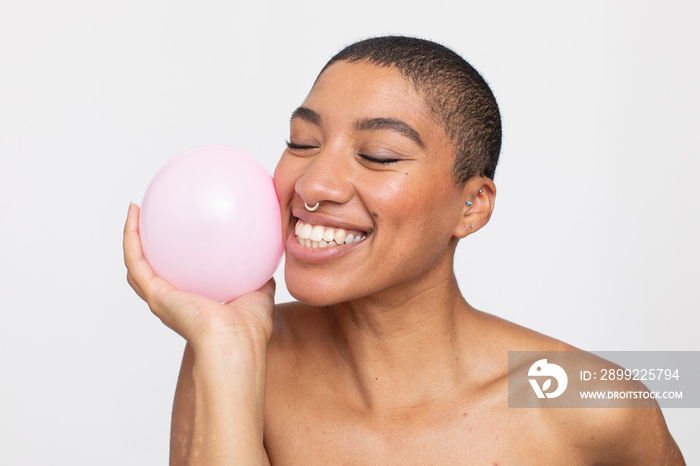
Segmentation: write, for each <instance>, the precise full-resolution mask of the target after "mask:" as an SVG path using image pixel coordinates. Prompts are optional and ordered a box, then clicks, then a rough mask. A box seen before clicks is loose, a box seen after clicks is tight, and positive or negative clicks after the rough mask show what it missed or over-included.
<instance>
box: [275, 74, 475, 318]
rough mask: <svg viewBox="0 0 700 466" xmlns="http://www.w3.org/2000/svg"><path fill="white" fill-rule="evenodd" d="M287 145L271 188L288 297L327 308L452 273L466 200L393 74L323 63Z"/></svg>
mask: <svg viewBox="0 0 700 466" xmlns="http://www.w3.org/2000/svg"><path fill="white" fill-rule="evenodd" d="M289 142H290V144H289V148H288V149H287V150H285V151H284V153H283V154H282V158H281V159H280V161H279V163H278V165H277V168H276V170H275V186H276V188H277V195H278V197H279V200H280V204H281V208H282V223H283V229H284V234H285V238H286V268H285V280H286V283H287V288H288V289H289V291H290V293H291V294H292V295H293V296H294V297H296V298H297V299H299V300H300V301H303V302H307V303H310V304H315V305H327V304H334V303H339V302H345V301H349V300H352V299H357V298H361V297H365V296H370V295H375V294H376V293H379V292H383V293H406V292H407V290H411V289H412V290H414V291H418V290H420V289H421V283H423V284H425V286H430V283H429V282H430V280H434V279H435V278H436V277H438V276H441V273H442V271H443V269H444V270H447V273H449V274H451V267H452V255H453V253H454V246H455V244H456V236H464V235H460V234H459V232H461V231H463V229H464V225H462V223H463V218H464V206H465V204H464V203H465V202H466V200H465V199H464V195H463V191H464V190H463V189H462V188H460V187H458V186H456V185H455V184H454V182H453V180H452V173H451V170H452V164H453V160H454V155H453V154H454V149H453V146H452V144H451V143H450V141H449V139H448V137H447V135H446V134H445V131H444V130H443V129H442V127H441V126H440V125H439V124H438V123H436V121H435V120H434V118H433V115H431V114H430V113H429V110H428V109H427V108H426V107H425V105H424V103H423V101H422V99H421V97H420V96H419V95H418V93H417V92H416V90H415V88H414V87H413V85H412V84H411V83H410V82H408V81H407V80H406V79H405V78H404V77H403V76H402V75H401V74H400V73H399V72H398V71H397V70H395V69H393V68H386V67H378V66H374V65H370V64H365V63H348V62H337V63H335V64H333V65H331V66H330V67H329V68H328V69H327V70H326V71H325V72H324V73H323V74H322V75H321V76H320V78H319V79H318V81H317V82H316V84H315V85H314V87H313V89H312V90H311V92H310V93H309V95H308V97H307V98H306V100H305V101H304V103H303V104H302V106H301V107H299V108H298V109H297V110H295V112H294V114H293V116H292V121H291V130H290V137H289ZM305 202H306V203H307V204H308V205H309V206H314V205H315V204H316V203H317V202H318V203H320V204H319V207H318V209H317V210H315V211H313V212H309V211H308V210H307V209H306V208H305V207H304V203H305ZM307 225H308V226H307ZM351 236H352V238H351ZM358 239H359V241H358ZM338 243H340V244H338ZM438 271H440V272H438ZM426 280H427V281H426ZM416 287H417V289H416Z"/></svg>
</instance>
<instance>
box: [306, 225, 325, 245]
mask: <svg viewBox="0 0 700 466" xmlns="http://www.w3.org/2000/svg"><path fill="white" fill-rule="evenodd" d="M324 231H325V228H323V227H322V226H321V225H316V226H315V227H314V228H313V229H312V230H311V235H310V236H309V239H310V240H311V241H321V240H322V239H323V233H324Z"/></svg>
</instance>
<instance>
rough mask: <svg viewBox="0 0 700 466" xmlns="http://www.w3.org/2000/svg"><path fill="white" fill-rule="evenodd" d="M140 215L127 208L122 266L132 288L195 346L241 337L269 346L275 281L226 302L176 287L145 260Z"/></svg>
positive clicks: (137, 209) (135, 206)
mask: <svg viewBox="0 0 700 466" xmlns="http://www.w3.org/2000/svg"><path fill="white" fill-rule="evenodd" d="M139 212H140V210H139V207H138V206H137V205H135V204H132V205H131V206H129V215H128V217H127V220H126V225H125V227H124V262H125V264H126V268H127V270H128V273H127V280H128V282H129V284H130V285H131V287H132V288H133V289H134V291H136V293H137V294H138V295H139V296H140V297H141V298H142V299H143V300H144V301H146V302H147V303H148V306H149V307H150V308H151V311H153V313H154V314H155V315H156V316H158V317H159V318H160V320H161V321H163V323H164V324H165V325H167V326H168V327H170V328H171V329H173V330H174V331H175V332H177V333H178V334H180V335H181V336H182V337H183V338H185V339H186V340H187V341H188V342H189V343H190V344H191V345H192V346H193V348H197V347H198V346H200V345H202V344H205V343H208V342H220V341H222V340H223V341H222V342H225V341H227V340H229V339H236V338H241V337H243V338H250V339H253V340H256V341H259V342H260V343H261V344H263V343H264V344H266V343H267V341H268V340H269V339H270V336H271V334H272V314H273V310H274V293H275V282H274V280H273V279H270V281H268V282H267V283H266V284H265V285H264V286H263V287H262V288H260V289H259V290H257V291H254V292H252V293H248V294H245V295H243V296H241V297H240V298H238V299H236V300H234V301H231V302H229V303H226V304H222V303H219V302H216V301H214V300H212V299H209V298H205V297H203V296H199V295H196V294H192V293H186V292H184V291H179V290H177V289H175V287H174V286H173V285H171V284H170V283H168V282H167V281H165V280H163V279H162V278H160V277H157V276H156V275H155V274H154V272H153V270H152V269H151V266H150V265H149V264H148V262H147V261H146V259H145V258H144V256H143V250H142V248H141V239H140V236H139Z"/></svg>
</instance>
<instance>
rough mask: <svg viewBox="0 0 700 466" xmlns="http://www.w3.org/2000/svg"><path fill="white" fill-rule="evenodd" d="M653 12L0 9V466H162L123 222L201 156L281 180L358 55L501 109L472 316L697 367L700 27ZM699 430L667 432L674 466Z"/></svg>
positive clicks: (138, 4) (160, 427)
mask: <svg viewBox="0 0 700 466" xmlns="http://www.w3.org/2000/svg"><path fill="white" fill-rule="evenodd" d="M650 3H651V2H635V1H628V2H610V1H607V2H602V1H599V2H592V1H585V2H584V1H578V2H561V1H552V2H544V3H542V2H534V3H533V2H521V1H517V0H512V1H503V2H483V1H479V2H469V1H465V2H456V1H455V2H445V1H439V0H433V1H430V2H425V1H421V2H417V1H407V0H403V1H395V2H394V1H384V0H373V1H354V2H350V3H348V2H342V3H341V2H338V3H335V2H333V3H331V2H321V1H310V2H304V3H301V4H300V3H295V2H282V1H279V2H272V1H270V2H264V1H259V2H245V4H242V2H232V1H212V2H207V1H202V2H197V3H195V2H186V1H178V2H173V1H165V0H154V1H148V2H144V1H135V0H123V1H121V2H94V1H87V0H85V1H77V0H66V1H62V2H50V1H48V0H43V1H33V0H27V1H24V2H13V3H11V4H10V3H9V2H6V4H5V5H4V6H3V8H2V14H1V15H0V162H1V165H0V168H1V170H0V207H1V210H0V212H2V223H1V224H0V225H1V226H0V235H1V236H0V290H1V295H0V297H1V300H0V303H1V304H0V306H1V308H0V331H1V332H2V336H1V337H0V356H1V358H2V359H1V360H0V362H1V364H2V366H1V367H2V370H1V371H0V439H1V440H0V444H1V445H2V446H1V447H0V464H6V465H39V464H41V465H44V464H71V465H92V464H100V465H122V464H129V465H152V464H165V463H166V461H167V455H168V432H169V415H170V406H171V400H172V395H173V390H174V387H175V380H176V376H177V370H178V365H179V359H180V354H181V350H182V347H183V342H182V341H181V339H180V338H179V337H178V336H176V335H174V334H172V333H171V332H170V331H169V330H167V329H166V328H165V327H163V326H162V324H160V322H159V321H158V320H157V319H156V318H155V317H153V316H152V315H151V314H150V312H149V311H148V309H147V307H146V306H145V305H144V304H143V303H142V302H141V301H139V300H138V298H137V297H136V296H135V295H134V294H133V293H132V292H131V290H130V289H129V288H128V286H127V284H126V281H125V269H124V266H123V263H122V255H121V230H122V227H123V222H124V218H125V215H126V210H127V207H128V204H129V201H130V200H134V201H137V202H140V200H141V197H142V196H143V193H144V191H145V189H146V186H147V185H148V182H149V181H150V179H151V177H152V176H153V175H154V174H155V172H156V171H157V170H158V168H159V167H160V166H161V165H162V164H163V163H164V162H165V161H166V160H167V159H169V158H170V157H172V156H174V155H175V154H177V153H178V152H180V151H182V150H184V149H187V148H189V147H192V146H196V145H200V144H208V143H217V144H228V145H233V146H237V147H240V148H242V149H244V150H246V151H247V152H249V153H251V154H253V155H255V156H256V157H257V158H258V159H259V160H261V161H262V162H263V163H264V164H265V166H266V167H267V168H268V169H269V170H273V168H274V166H275V164H276V160H277V158H278V156H279V154H280V153H281V152H282V150H283V147H284V140H285V138H286V136H287V126H288V119H289V115H290V112H291V111H292V110H293V109H294V108H295V107H296V106H298V105H299V104H300V103H301V102H302V100H303V98H304V97H305V95H306V93H307V92H308V90H309V87H310V85H311V83H312V82H313V79H314V78H315V75H316V73H317V72H318V71H319V69H320V67H321V66H322V65H323V63H324V62H325V61H326V60H327V59H328V58H329V57H330V56H331V55H332V54H333V53H335V52H336V51H337V50H339V49H340V48H342V47H343V46H344V45H346V44H348V43H350V42H353V41H355V40H358V39H360V38H364V37H367V36H372V35H380V34H386V33H399V34H406V35H417V36H421V37H425V38H430V39H434V40H437V41H439V42H442V43H444V44H446V45H448V46H450V47H452V48H454V49H455V50H456V51H457V52H459V53H461V54H462V55H463V56H465V57H466V58H467V59H468V60H469V61H470V62H471V63H472V64H473V65H474V66H475V67H476V68H477V69H478V70H480V71H481V72H482V73H483V75H484V76H485V77H486V79H487V81H488V82H489V83H490V84H491V86H492V88H493V90H494V92H495V94H496V97H497V98H498V100H499V103H500V105H501V109H502V114H503V122H504V144H503V152H502V158H501V165H500V167H499V170H498V172H497V175H496V184H497V186H498V188H499V192H498V198H497V204H496V211H495V213H494V217H493V219H492V222H491V224H490V225H488V226H487V227H486V228H485V229H484V230H482V231H480V232H479V233H478V234H477V235H474V236H473V237H470V238H469V239H468V240H467V241H465V242H463V244H462V245H460V248H459V250H458V262H457V269H458V276H459V279H460V284H461V287H462V289H463V291H464V293H465V295H466V296H467V299H469V300H470V302H471V303H472V304H474V305H475V306H477V307H478V308H480V309H483V310H485V311H487V312H492V313H495V314H497V315H499V316H502V317H504V318H506V319H510V320H513V321H515V322H517V323H520V324H522V325H525V326H527V327H531V328H534V329H536V330H539V331H541V332H543V333H546V334H549V335H552V336H555V337H557V338H560V339H562V340H565V341H567V342H569V343H572V344H574V345H576V346H579V347H581V348H584V349H589V350H700V343H698V342H697V339H696V338H695V337H696V334H697V330H696V329H697V328H698V324H700V319H699V318H698V315H697V312H698V310H699V306H698V299H697V293H696V289H695V286H696V284H697V283H698V282H699V281H700V272H699V268H698V262H699V261H700V249H699V248H698V242H697V239H698V238H699V237H700V224H699V221H700V220H699V219H700V207H699V205H700V202H699V201H700V187H699V185H698V183H697V180H696V177H697V175H698V173H699V172H700V157H699V154H698V148H699V147H700V145H699V144H698V142H699V139H700V137H699V134H700V131H699V130H698V126H699V123H700V118H699V117H698V111H697V109H698V106H699V105H700V91H698V82H700V76H699V74H700V73H699V71H700V64H699V58H698V57H699V56H700V54H698V44H700V29H699V28H698V27H697V25H698V24H699V23H700V8H699V6H698V5H699V4H698V2H694V1H692V0H688V1H669V2H664V4H663V6H661V2H656V5H650ZM277 277H278V284H279V285H278V290H279V291H278V301H285V300H288V299H289V295H288V294H287V292H286V289H285V288H284V286H283V280H282V276H281V275H280V273H279V271H278V273H277ZM698 414H699V410H697V409H668V410H665V415H666V418H667V422H668V424H669V427H670V429H671V432H672V433H673V434H674V436H675V438H676V439H677V441H678V443H679V445H680V446H681V449H682V451H683V452H684V454H685V456H686V459H687V460H688V462H689V464H693V463H700V445H698V443H697V441H696V440H697V434H698V428H697V426H698V425H699V424H700V416H699V415H698Z"/></svg>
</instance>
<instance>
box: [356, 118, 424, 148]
mask: <svg viewBox="0 0 700 466" xmlns="http://www.w3.org/2000/svg"><path fill="white" fill-rule="evenodd" d="M354 126H355V129H356V130H357V131H376V130H383V129H387V130H390V131H395V132H397V133H399V134H401V135H402V136H405V137H407V138H409V139H410V140H412V141H413V142H415V143H416V144H418V145H419V146H420V147H425V144H423V140H422V139H421V138H420V135H419V134H418V131H416V130H415V129H413V128H412V127H411V125H409V124H408V123H406V122H403V121H401V120H397V119H395V118H381V117H380V118H366V119H364V120H360V121H358V122H356V123H355V125H354Z"/></svg>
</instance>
